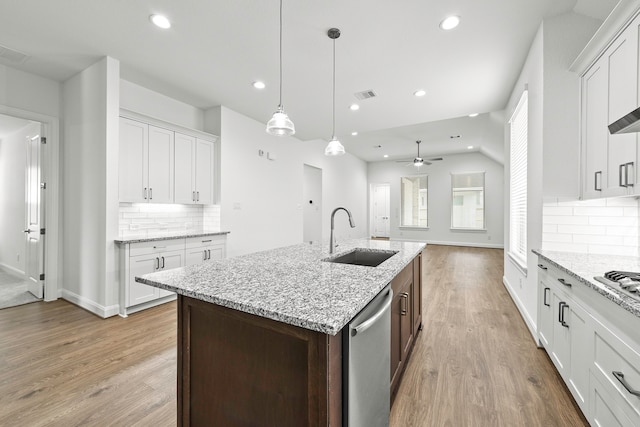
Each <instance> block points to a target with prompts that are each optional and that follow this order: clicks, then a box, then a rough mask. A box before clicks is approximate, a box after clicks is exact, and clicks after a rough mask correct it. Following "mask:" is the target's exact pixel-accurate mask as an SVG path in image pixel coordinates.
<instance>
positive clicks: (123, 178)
mask: <svg viewBox="0 0 640 427" xmlns="http://www.w3.org/2000/svg"><path fill="white" fill-rule="evenodd" d="M148 131H149V126H148V125H146V124H144V123H140V122H136V121H135V120H129V119H125V118H123V117H121V118H120V142H119V155H118V162H119V163H118V197H119V200H120V201H121V202H146V201H147V199H146V196H147V192H146V189H147V187H148V182H147V178H148V161H147V159H148V153H147V150H148V148H149V145H148V144H149V140H148Z"/></svg>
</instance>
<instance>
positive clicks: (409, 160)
mask: <svg viewBox="0 0 640 427" xmlns="http://www.w3.org/2000/svg"><path fill="white" fill-rule="evenodd" d="M405 162H413V159H402V160H396V163H405Z"/></svg>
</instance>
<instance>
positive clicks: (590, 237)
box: [542, 197, 640, 256]
mask: <svg viewBox="0 0 640 427" xmlns="http://www.w3.org/2000/svg"><path fill="white" fill-rule="evenodd" d="M639 208H640V205H639V201H638V199H637V198H634V197H626V198H625V197H619V198H609V199H597V200H585V201H578V200H573V201H571V200H564V201H557V200H555V201H553V200H552V201H545V203H544V205H543V209H542V221H543V234H542V247H543V249H548V250H558V251H569V252H581V253H595V254H597V253H602V254H614V255H635V256H637V255H638V253H639V249H638V248H639V247H640V238H639V233H638V229H639V227H640V221H639V216H640V209H639Z"/></svg>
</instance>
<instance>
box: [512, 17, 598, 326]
mask: <svg viewBox="0 0 640 427" xmlns="http://www.w3.org/2000/svg"><path fill="white" fill-rule="evenodd" d="M596 29H597V21H595V20H594V19H592V18H587V17H585V16H582V15H577V14H574V13H569V14H565V15H560V16H556V17H553V18H550V19H545V20H544V21H543V23H542V25H541V26H540V28H539V29H538V33H537V34H536V37H535V39H534V41H533V43H532V46H531V48H530V50H529V54H528V56H527V60H526V62H525V65H524V67H523V69H522V71H521V73H520V76H519V78H518V80H517V82H516V84H515V85H514V89H513V92H512V93H511V97H510V99H509V102H508V104H507V108H506V109H505V111H506V115H505V160H506V163H505V196H504V197H505V201H506V203H505V249H506V250H505V261H504V277H503V281H504V284H505V286H506V288H507V290H508V291H509V293H510V294H511V297H512V298H513V300H514V302H515V303H516V305H517V306H518V309H519V310H520V312H521V314H522V316H523V318H524V320H525V322H526V323H527V326H528V327H529V329H530V331H531V332H532V334H534V335H535V331H536V324H537V323H536V322H537V301H538V296H537V282H538V274H537V271H536V268H535V266H536V264H537V262H536V261H537V256H536V255H535V254H533V253H532V252H531V250H532V249H539V248H542V228H543V227H542V219H543V214H542V207H543V197H544V196H559V195H562V196H573V197H575V198H577V197H578V190H579V174H578V166H579V156H578V154H577V153H579V151H578V150H579V148H578V147H579V141H578V129H579V126H578V122H577V114H578V111H579V99H578V96H579V92H578V90H577V89H578V87H579V86H578V84H579V83H578V76H577V75H575V74H572V73H568V72H567V71H566V70H568V69H569V66H570V64H571V62H572V61H573V59H574V58H575V57H577V55H578V54H579V53H580V51H581V50H582V49H583V48H584V46H585V45H586V44H587V42H588V40H589V39H590V37H591V36H592V35H593V33H594V32H595V31H596ZM525 85H527V87H528V89H529V126H528V131H529V135H528V152H527V155H528V165H527V168H528V170H527V265H528V270H527V271H526V272H525V271H523V270H521V269H520V268H519V267H518V266H517V265H516V263H515V262H514V261H512V260H511V258H510V257H509V254H508V253H509V251H508V249H509V176H510V175H509V171H510V164H509V153H510V150H509V124H508V120H509V118H510V117H511V115H512V114H513V110H514V109H515V106H516V104H517V103H518V101H519V99H520V96H521V94H522V91H523V89H524V87H525ZM545 192H547V194H545Z"/></svg>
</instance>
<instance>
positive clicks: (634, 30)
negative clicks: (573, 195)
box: [581, 17, 640, 199]
mask: <svg viewBox="0 0 640 427" xmlns="http://www.w3.org/2000/svg"><path fill="white" fill-rule="evenodd" d="M639 22H640V17H636V18H635V19H634V20H633V21H632V22H631V23H630V24H629V25H628V26H626V27H625V29H624V31H622V32H621V33H620V34H619V35H618V36H617V37H616V38H615V40H613V41H612V42H611V43H610V44H609V45H608V46H607V47H606V49H605V50H604V52H602V54H601V55H600V56H599V57H598V59H597V60H596V61H595V62H594V63H593V65H591V66H590V67H589V68H588V69H587V71H586V72H584V73H583V74H582V85H581V90H582V97H581V99H582V101H581V102H582V106H581V123H582V132H581V135H582V137H581V139H582V149H583V156H584V157H583V174H582V195H583V198H586V199H589V198H596V197H614V196H624V195H633V194H640V189H638V188H637V187H638V186H637V185H635V184H636V182H637V177H636V175H637V174H636V173H635V166H636V164H637V157H638V153H639V150H638V147H637V142H638V137H637V134H635V133H633V134H621V135H611V134H610V133H609V129H608V125H609V124H611V123H612V122H614V121H616V120H618V119H620V118H621V117H622V116H624V115H625V114H628V113H630V112H631V111H633V110H634V109H636V108H637V107H638V79H639V72H638V71H639V69H638V58H639V55H638V25H639Z"/></svg>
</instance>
